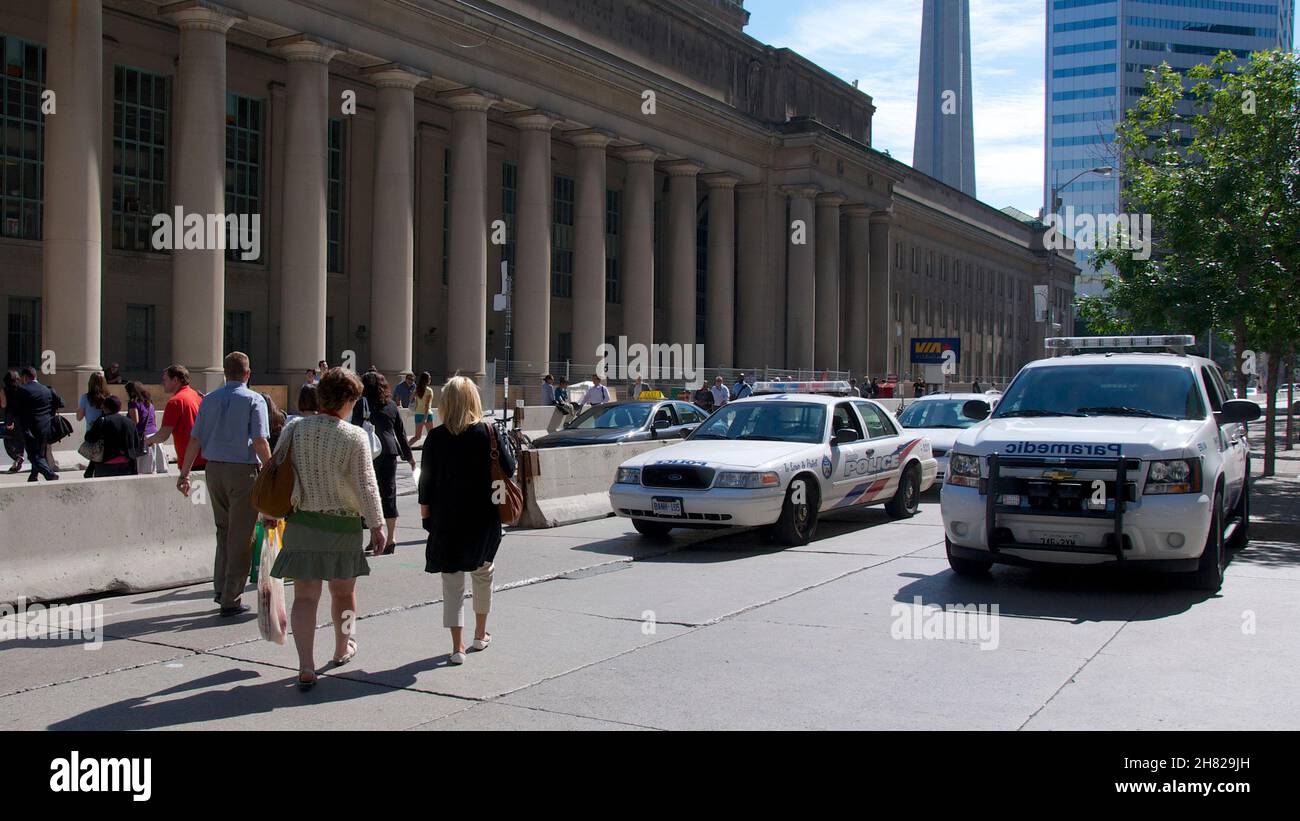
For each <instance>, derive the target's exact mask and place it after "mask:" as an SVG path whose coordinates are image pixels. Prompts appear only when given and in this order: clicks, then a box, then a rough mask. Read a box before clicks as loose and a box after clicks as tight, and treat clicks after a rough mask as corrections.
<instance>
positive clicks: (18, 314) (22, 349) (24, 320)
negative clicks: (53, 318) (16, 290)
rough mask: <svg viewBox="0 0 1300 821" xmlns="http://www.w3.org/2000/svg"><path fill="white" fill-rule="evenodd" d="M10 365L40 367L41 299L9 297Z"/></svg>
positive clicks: (14, 366)
mask: <svg viewBox="0 0 1300 821" xmlns="http://www.w3.org/2000/svg"><path fill="white" fill-rule="evenodd" d="M8 342H9V363H8V365H9V367H11V368H20V367H22V366H24V365H31V366H33V367H39V365H40V364H41V363H40V361H39V360H40V347H41V300H40V299H39V298H36V297H17V296H11V297H9V340H8Z"/></svg>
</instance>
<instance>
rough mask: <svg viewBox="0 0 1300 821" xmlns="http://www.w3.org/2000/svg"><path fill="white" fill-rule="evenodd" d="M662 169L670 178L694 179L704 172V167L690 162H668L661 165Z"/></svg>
mask: <svg viewBox="0 0 1300 821" xmlns="http://www.w3.org/2000/svg"><path fill="white" fill-rule="evenodd" d="M663 169H664V171H667V172H668V176H670V177H694V176H697V175H698V174H699V173H700V172H701V171H702V170H704V166H702V165H700V164H699V163H697V162H691V161H690V160H668V161H667V162H665V163H663Z"/></svg>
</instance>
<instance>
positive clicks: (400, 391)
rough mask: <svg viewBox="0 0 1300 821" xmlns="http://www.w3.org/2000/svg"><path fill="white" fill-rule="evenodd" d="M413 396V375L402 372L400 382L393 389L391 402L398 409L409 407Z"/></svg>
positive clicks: (408, 372)
mask: <svg viewBox="0 0 1300 821" xmlns="http://www.w3.org/2000/svg"><path fill="white" fill-rule="evenodd" d="M414 395H415V374H413V373H411V372H410V371H402V381H401V382H398V383H397V387H396V388H393V401H394V402H396V403H397V406H398V407H399V408H409V407H411V397H412V396H414Z"/></svg>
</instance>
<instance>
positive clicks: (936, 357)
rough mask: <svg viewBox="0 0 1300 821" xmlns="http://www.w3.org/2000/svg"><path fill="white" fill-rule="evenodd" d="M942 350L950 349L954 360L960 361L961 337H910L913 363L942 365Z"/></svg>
mask: <svg viewBox="0 0 1300 821" xmlns="http://www.w3.org/2000/svg"><path fill="white" fill-rule="evenodd" d="M944 351H952V352H953V356H955V357H956V361H958V362H960V361H961V339H960V338H959V337H955V336H954V337H931V338H926V339H920V338H917V337H913V338H912V358H911V360H910V361H911V362H912V364H913V365H942V364H943V354H944Z"/></svg>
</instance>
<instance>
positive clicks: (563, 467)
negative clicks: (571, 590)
mask: <svg viewBox="0 0 1300 821" xmlns="http://www.w3.org/2000/svg"><path fill="white" fill-rule="evenodd" d="M675 441H678V440H671V441H668V440H665V441H657V442H632V443H629V444H625V445H586V446H582V447H572V448H546V449H544V450H530V451H526V452H525V453H524V458H523V463H522V465H521V467H520V473H521V477H522V479H523V485H524V514H523V516H522V517H520V520H519V527H534V528H542V527H559V526H561V525H567V524H573V523H574V522H585V521H587V520H588V519H601V518H604V517H605V516H609V515H611V514H613V512H614V511H613V509H612V508H611V507H610V505H609V486H610V484H611V483H613V481H614V474H615V472H616V471H617V469H618V466H619V465H620V464H622V463H623V462H624V461H626V460H628V459H631V458H632V457H633V456H636V455H637V454H640V453H645V452H646V451H648V450H654V449H655V448H661V447H663V446H664V445H670V444H673V442H675Z"/></svg>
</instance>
